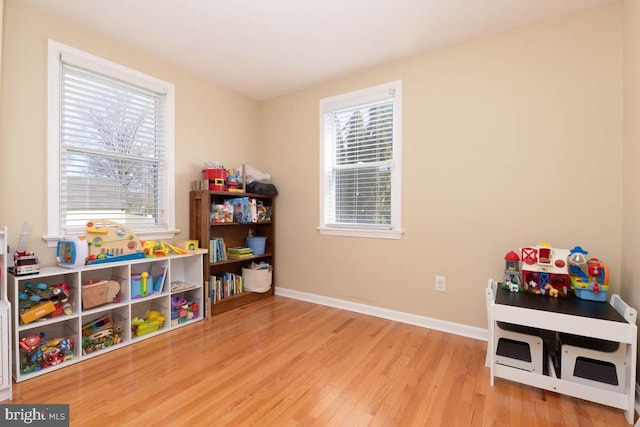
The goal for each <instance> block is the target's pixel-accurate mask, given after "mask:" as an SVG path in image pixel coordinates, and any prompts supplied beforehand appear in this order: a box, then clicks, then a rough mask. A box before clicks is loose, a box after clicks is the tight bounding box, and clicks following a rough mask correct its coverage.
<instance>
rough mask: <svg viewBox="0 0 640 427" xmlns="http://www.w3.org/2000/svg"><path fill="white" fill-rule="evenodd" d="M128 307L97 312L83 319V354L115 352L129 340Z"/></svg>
mask: <svg viewBox="0 0 640 427" xmlns="http://www.w3.org/2000/svg"><path fill="white" fill-rule="evenodd" d="M127 312H128V307H120V308H115V309H112V310H105V311H100V312H95V313H93V314H91V315H88V316H83V317H82V354H83V356H89V355H92V356H93V355H95V354H97V353H99V352H102V351H108V350H113V349H114V348H117V347H118V346H119V345H121V344H122V343H124V342H127V341H128V340H129V325H128V318H129V317H128V313H127Z"/></svg>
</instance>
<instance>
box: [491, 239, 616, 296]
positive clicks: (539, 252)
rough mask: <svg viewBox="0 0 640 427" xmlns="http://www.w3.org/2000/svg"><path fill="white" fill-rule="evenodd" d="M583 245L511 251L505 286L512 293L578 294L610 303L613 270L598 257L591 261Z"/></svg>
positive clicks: (546, 246) (506, 261)
mask: <svg viewBox="0 0 640 427" xmlns="http://www.w3.org/2000/svg"><path fill="white" fill-rule="evenodd" d="M587 255H588V252H587V251H586V250H584V249H583V248H582V247H580V246H575V247H573V248H572V249H559V248H553V247H551V245H549V244H548V243H545V242H542V243H540V244H538V245H537V246H528V247H523V248H520V249H519V253H516V252H514V251H510V252H508V253H507V254H506V255H505V257H504V259H505V268H504V276H503V279H502V283H501V286H502V288H504V289H508V290H510V291H512V292H529V293H534V294H539V295H547V296H551V297H558V296H560V297H564V296H567V295H568V294H569V293H570V292H574V293H575V295H576V296H577V297H578V298H580V299H585V300H590V301H606V300H607V293H608V292H609V269H608V268H607V266H606V265H605V264H604V263H603V262H601V261H600V260H598V259H597V258H587Z"/></svg>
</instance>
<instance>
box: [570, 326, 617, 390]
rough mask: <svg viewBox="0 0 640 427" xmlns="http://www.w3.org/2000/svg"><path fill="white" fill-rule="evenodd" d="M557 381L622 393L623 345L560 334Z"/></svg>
mask: <svg viewBox="0 0 640 427" xmlns="http://www.w3.org/2000/svg"><path fill="white" fill-rule="evenodd" d="M560 341H561V344H562V347H561V357H562V360H561V366H562V367H561V378H562V379H565V380H568V381H572V382H576V383H581V384H587V385H591V386H593V387H599V388H602V389H608V390H613V391H617V392H622V391H623V390H624V389H625V387H626V383H625V370H626V359H627V353H626V351H627V349H626V345H622V344H620V343H618V342H612V341H606V340H601V339H596V338H588V337H582V336H576V335H571V334H566V333H561V334H560Z"/></svg>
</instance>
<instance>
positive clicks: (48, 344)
mask: <svg viewBox="0 0 640 427" xmlns="http://www.w3.org/2000/svg"><path fill="white" fill-rule="evenodd" d="M77 324H78V323H77V319H73V320H66V321H64V322H58V323H54V324H48V325H42V326H36V327H33V328H30V329H25V330H23V331H21V332H20V334H19V336H18V345H17V349H16V353H17V354H16V358H15V360H16V364H17V366H16V368H17V369H18V370H19V372H20V374H21V375H24V376H28V375H32V376H36V375H39V374H41V373H45V372H46V371H47V370H48V369H51V368H53V367H60V366H62V365H65V364H69V363H72V362H75V361H76V359H77V357H78V355H79V354H80V353H79V350H78V349H79V347H80V344H79V343H78V336H79V335H78V329H77Z"/></svg>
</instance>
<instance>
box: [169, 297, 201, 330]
mask: <svg viewBox="0 0 640 427" xmlns="http://www.w3.org/2000/svg"><path fill="white" fill-rule="evenodd" d="M203 309H204V306H203V305H202V290H201V289H195V290H190V291H186V292H178V293H174V294H172V295H171V327H172V328H173V327H177V326H182V325H185V324H187V323H189V322H192V321H194V320H199V319H200V317H201V316H202V310H203Z"/></svg>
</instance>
